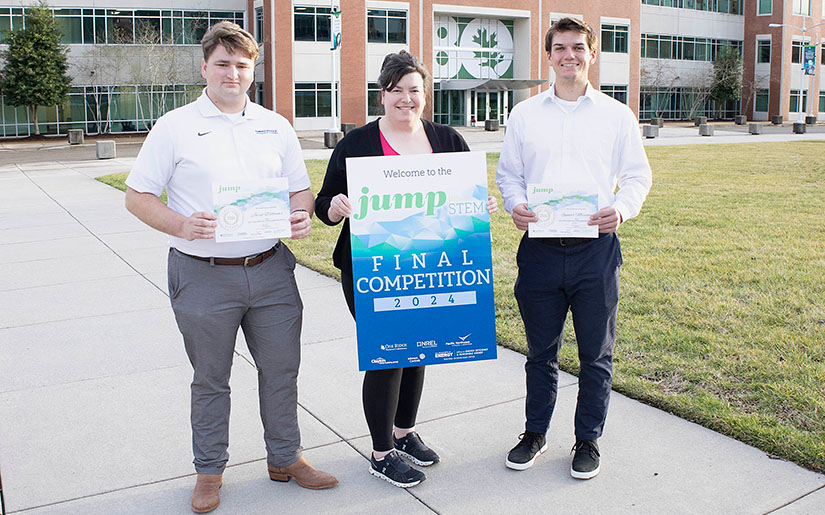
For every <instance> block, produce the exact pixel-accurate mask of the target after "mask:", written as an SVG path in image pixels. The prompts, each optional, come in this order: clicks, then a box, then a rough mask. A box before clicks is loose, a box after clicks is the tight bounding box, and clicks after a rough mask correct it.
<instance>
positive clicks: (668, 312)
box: [114, 142, 825, 472]
mask: <svg viewBox="0 0 825 515" xmlns="http://www.w3.org/2000/svg"><path fill="white" fill-rule="evenodd" d="M647 152H648V156H649V158H650V162H651V166H652V168H653V178H654V184H653V189H652V190H651V192H650V195H649V196H648V199H647V202H646V203H645V206H644V208H643V210H642V213H641V215H640V216H639V217H638V218H636V219H634V220H631V221H630V222H628V223H627V224H626V225H625V226H623V227H621V229H620V231H619V234H620V235H621V242H622V252H623V255H624V265H623V267H622V268H623V270H622V279H621V281H622V285H621V289H622V290H621V291H622V293H621V300H620V304H619V321H618V339H617V342H616V349H615V378H614V387H615V389H616V390H618V391H620V392H622V393H625V394H627V395H629V396H630V397H633V398H636V399H640V400H642V401H644V402H646V403H648V404H651V405H653V406H657V407H659V408H662V409H665V410H667V411H670V412H672V413H674V414H676V415H679V416H680V417H683V418H686V419H689V420H693V421H695V422H698V423H700V424H702V425H704V426H706V427H709V428H712V429H715V430H717V431H720V432H722V433H725V434H727V435H730V436H732V437H734V438H737V439H739V440H741V441H744V442H747V443H750V444H753V445H755V446H757V447H759V448H761V449H763V450H765V451H766V452H768V453H770V454H772V455H776V456H780V457H782V458H786V459H789V460H793V461H795V462H796V463H799V464H801V465H803V466H805V467H808V468H810V469H813V470H817V471H820V472H825V232H823V226H824V224H823V221H822V219H823V218H822V217H823V213H825V200H823V199H825V160H823V156H825V143H821V142H794V143H758V144H744V145H698V146H684V147H652V148H648V149H647ZM497 160H498V155H495V154H491V155H489V156H488V160H487V163H488V174H489V177H490V185H491V186H493V187H491V191H493V192H494V194H496V195H498V190H497V189H496V188H495V187H494V175H495V165H496V162H497ZM307 166H308V169H309V173H310V177H311V178H312V184H313V185H314V186H313V187H314V189H316V190H317V189H318V188H319V187H320V185H321V182H322V180H323V174H324V171H325V168H326V162H323V161H308V162H307ZM119 180H120V184H121V189H122V181H123V178H120V179H119ZM114 185H115V186H116V187H118V186H117V185H116V184H114ZM499 204H500V205H503V204H502V201H501V197H500V196H499ZM492 218H493V223H492V231H493V239H494V242H493V266H494V275H495V293H496V325H497V332H498V341H499V343H500V344H501V345H504V346H505V347H509V348H511V349H515V350H518V351H520V352H525V350H526V346H525V343H524V332H523V327H522V325H521V319H520V317H519V314H518V309H517V307H516V303H515V300H514V298H513V293H512V292H513V290H512V288H513V283H514V281H515V276H516V272H517V269H516V266H515V252H516V246H517V242H518V240H519V238H520V237H521V234H520V232H519V231H517V230H516V229H515V227H514V226H513V224H512V222H511V221H510V217H509V216H508V215H507V214H506V212H504V211H503V210H502V211H501V212H500V213H497V214H496V215H494V216H493V217H492ZM338 230H339V228H338V227H327V226H325V225H324V224H322V223H321V222H320V221H318V220H316V221H315V222H314V225H313V232H312V235H311V236H310V237H309V238H307V239H306V240H302V241H291V242H289V244H290V247H291V248H292V249H293V250H294V252H295V254H296V256H297V257H298V260H299V261H300V262H301V263H302V264H304V265H306V266H308V267H310V268H312V269H315V270H318V271H319V272H321V273H324V274H327V275H330V276H332V277H338V271H337V270H336V269H334V268H333V267H332V263H331V253H332V248H333V246H334V244H335V240H336V238H337V236H338ZM570 325H571V324H568V326H570ZM561 366H562V368H563V369H564V370H566V371H568V372H572V373H576V372H577V359H576V349H575V339H574V338H573V334H572V327H570V328H569V331H568V337H567V338H566V343H565V345H564V347H563V349H562V353H561ZM609 424H610V419H609V417H608V431H609ZM643 443H644V442H640V445H642V444H643Z"/></svg>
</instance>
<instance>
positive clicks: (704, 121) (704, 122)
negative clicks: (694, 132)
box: [693, 116, 708, 127]
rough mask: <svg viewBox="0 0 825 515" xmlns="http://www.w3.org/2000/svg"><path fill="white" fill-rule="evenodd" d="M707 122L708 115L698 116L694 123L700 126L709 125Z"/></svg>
mask: <svg viewBox="0 0 825 515" xmlns="http://www.w3.org/2000/svg"><path fill="white" fill-rule="evenodd" d="M707 123H708V117H707V116H697V117H696V118H695V119H694V120H693V124H694V125H695V126H696V127H699V126H701V125H707Z"/></svg>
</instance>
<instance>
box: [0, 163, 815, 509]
mask: <svg viewBox="0 0 825 515" xmlns="http://www.w3.org/2000/svg"><path fill="white" fill-rule="evenodd" d="M130 164H131V162H130V160H128V159H124V160H119V161H92V162H75V163H69V164H61V163H55V162H49V163H40V164H29V165H19V166H18V165H3V166H0V264H2V266H0V474H2V486H3V489H2V494H3V496H4V500H5V508H6V510H7V512H8V513H18V512H24V513H38V514H42V513H59V514H65V513H79V514H89V513H90V514H111V513H118V514H120V513H134V514H144V513H164V514H166V513H170V514H176V513H179V514H187V513H191V511H190V508H189V496H190V494H191V489H192V486H193V485H194V471H193V468H192V465H191V461H192V457H191V450H190V449H191V442H190V429H189V421H188V413H189V382H190V381H191V367H190V365H189V363H188V361H187V358H186V355H185V353H184V350H183V345H182V342H181V337H180V335H179V333H178V331H177V328H176V326H175V322H174V318H173V315H172V312H171V308H170V307H169V301H168V298H167V296H166V272H165V258H166V253H167V245H166V237H165V236H163V235H161V234H159V233H157V232H155V231H153V230H151V229H149V228H148V227H146V226H144V225H143V224H141V223H140V222H138V221H137V220H136V219H135V218H134V217H132V216H131V215H130V214H129V213H128V212H126V210H125V208H124V207H123V194H122V193H121V192H119V191H117V190H114V189H112V188H110V187H108V186H106V185H103V184H101V183H99V182H97V181H95V180H94V179H93V177H94V176H97V175H101V174H105V173H110V172H114V171H125V170H127V169H128V167H129V165H130ZM297 276H298V281H299V286H300V289H301V294H302V297H303V299H304V303H305V314H304V332H303V361H302V366H301V373H300V379H299V388H300V390H299V403H300V410H299V411H300V415H299V416H300V423H301V429H302V434H303V445H304V447H305V452H306V456H307V457H308V459H309V460H310V461H311V462H312V463H313V464H315V465H316V466H318V467H320V468H323V469H325V470H328V471H329V472H331V473H333V474H335V475H336V476H337V477H338V478H339V480H340V481H341V484H340V485H339V486H338V487H336V488H334V489H332V490H327V491H318V492H315V491H309V490H305V489H303V488H300V487H299V486H298V485H297V484H296V483H295V482H294V481H293V482H290V483H287V484H283V483H275V482H271V481H269V479H268V477H267V474H266V461H265V450H264V445H263V440H262V428H261V423H260V419H259V415H258V407H257V394H256V371H255V368H254V367H253V365H252V359H251V357H250V355H249V352H248V350H247V349H246V345H245V343H244V341H243V337H242V336H239V337H238V344H237V351H236V352H237V354H236V360H235V367H234V370H233V375H232V388H233V407H232V419H231V430H230V431H231V446H230V454H231V460H230V466H229V468H228V469H227V470H226V472H225V474H224V486H223V488H222V490H221V497H222V503H221V507H220V508H219V509H218V511H217V513H226V514H230V513H232V514H235V513H244V514H246V513H299V514H311V513H385V512H390V513H399V514H401V513H403V514H407V513H421V514H426V513H440V514H473V515H475V514H479V513H490V514H498V513H510V512H522V513H539V512H540V513H596V512H599V513H634V514H635V513H642V514H659V513H746V514H761V513H779V514H782V515H791V514H820V513H823V512H825V476H823V475H821V474H816V473H813V472H810V471H808V470H805V469H803V468H800V467H798V466H796V465H794V464H792V463H788V462H785V461H782V460H777V459H772V458H771V457H769V456H767V455H766V454H765V453H763V452H762V451H759V450H758V449H755V448H753V447H750V446H747V445H745V444H742V443H740V442H738V441H736V440H733V439H730V438H727V437H725V436H722V435H719V434H717V433H715V432H713V431H710V430H708V429H705V428H703V427H700V426H698V425H695V424H692V423H690V422H686V421H684V420H682V419H679V418H677V417H674V416H672V415H669V414H667V413H665V412H662V411H659V410H657V409H654V408H651V407H649V406H646V405H644V404H641V403H639V402H636V401H633V400H630V399H628V398H626V397H624V396H622V395H619V394H616V393H614V394H613V397H612V400H611V411H610V415H609V417H608V421H607V428H606V434H605V436H604V438H602V439H601V440H600V445H601V448H602V454H603V462H602V472H601V474H600V475H599V476H598V477H596V478H594V479H593V480H590V481H584V482H582V481H577V480H574V479H572V478H571V477H570V475H569V472H568V470H569V463H570V462H569V460H570V456H569V451H570V447H571V446H572V444H573V429H572V427H573V424H572V416H573V408H574V404H575V397H576V378H575V377H573V376H570V375H567V374H562V377H561V386H562V387H561V389H560V393H559V400H558V407H557V410H556V415H555V417H554V421H553V425H552V427H551V429H550V432H549V433H548V442H549V452H547V453H546V454H544V455H543V456H542V457H541V458H539V459H538V460H537V462H536V465H535V466H534V467H533V468H531V469H529V470H527V471H524V472H515V471H512V470H508V469H506V468H505V466H504V457H505V455H506V453H507V451H508V450H509V449H510V448H511V447H512V446H513V445H514V444H515V443H516V438H517V436H518V434H519V433H520V432H521V431H522V430H523V404H524V368H523V365H524V357H523V356H522V355H520V354H517V353H515V352H512V351H509V350H506V349H502V348H500V349H499V358H498V359H497V360H495V361H489V362H482V363H475V364H460V365H440V366H433V367H429V369H428V372H427V374H428V379H427V384H426V387H425V392H424V398H423V400H422V403H421V411H420V414H419V424H418V429H419V431H420V432H421V433H422V435H423V436H424V438H425V439H426V441H427V442H428V443H429V444H430V445H432V446H433V447H434V448H435V449H437V450H438V451H439V453H440V454H441V457H442V462H441V463H440V464H438V465H436V466H434V467H431V468H429V469H427V470H426V473H427V476H428V479H427V481H426V482H424V483H423V484H422V485H420V486H419V487H416V488H414V489H411V490H409V491H404V490H401V489H398V488H394V487H392V486H390V485H389V484H388V483H386V482H384V481H381V480H378V479H376V478H374V477H372V476H371V475H369V474H368V473H367V468H368V461H367V459H366V458H365V456H366V455H367V453H368V452H369V448H370V442H369V437H368V436H367V435H368V431H367V427H366V423H365V422H364V418H363V414H362V410H361V400H360V396H361V393H360V388H361V386H360V382H361V374H360V373H359V372H357V366H356V360H355V339H354V324H353V323H352V320H351V318H350V315H349V313H348V311H347V309H346V306H345V303H344V300H343V296H342V294H341V291H340V286H339V284H338V283H337V282H336V281H334V280H331V279H329V278H326V277H323V276H321V275H319V274H317V273H315V272H312V271H309V270H307V269H304V268H300V267H299V269H298V270H297Z"/></svg>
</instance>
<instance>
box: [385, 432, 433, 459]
mask: <svg viewBox="0 0 825 515" xmlns="http://www.w3.org/2000/svg"><path fill="white" fill-rule="evenodd" d="M392 444H393V446H395V450H396V451H398V454H400V455H401V456H403V457H404V458H407V459H408V460H410V461H411V462H413V463H415V464H416V465H419V466H421V467H429V466H430V465H432V464H434V463H438V454H436V453H435V451H434V450H432V449H430V448H429V447H427V444H425V443H424V442H422V441H421V437H420V436H418V433H416V432H415V431H413V432H412V433H408V434H407V435H406V436H405V437H404V438H400V439H398V438H396V437H395V435H392Z"/></svg>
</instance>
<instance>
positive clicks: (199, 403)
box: [168, 244, 303, 474]
mask: <svg viewBox="0 0 825 515" xmlns="http://www.w3.org/2000/svg"><path fill="white" fill-rule="evenodd" d="M294 269H295V257H294V256H293V255H292V253H291V252H290V251H289V249H288V248H287V247H286V245H283V244H281V245H279V246H278V249H277V251H276V252H275V255H274V256H271V257H269V258H268V259H266V260H265V261H264V262H262V263H259V264H257V265H255V266H251V267H244V266H241V265H214V264H211V263H210V262H208V261H200V260H198V259H195V258H192V257H190V256H187V255H186V254H183V253H181V252H178V251H177V250H175V249H170V250H169V262H168V275H169V297H170V299H171V302H172V310H173V311H174V313H175V319H176V320H177V324H178V328H179V329H180V332H181V333H182V334H183V341H184V345H185V347H186V353H187V355H188V356H189V361H190V362H191V363H192V367H193V368H194V377H193V379H192V386H191V389H192V407H191V421H192V450H193V453H194V456H195V459H194V464H195V470H196V471H197V472H198V473H199V474H220V473H222V472H223V469H224V467H225V466H226V462H227V461H228V459H229V453H228V452H227V447H228V446H229V404H230V402H229V375H230V372H231V369H232V359H233V352H234V349H235V338H236V335H237V334H238V327H240V328H241V329H243V334H244V337H245V338H246V342H247V346H248V347H249V352H250V353H251V354H252V357H253V359H254V360H255V365H256V367H257V369H258V396H259V401H260V409H261V420H262V422H263V426H264V441H265V443H266V450H267V464H268V465H269V466H272V467H285V466H288V465H291V464H292V463H294V462H295V461H297V460H298V458H300V457H301V435H300V432H299V430H298V407H297V402H298V388H297V380H298V366H299V364H300V361H301V342H300V337H301V320H302V318H301V317H302V311H303V304H302V303H301V297H300V295H299V294H298V287H297V285H296V284H295V276H294V274H293V271H294Z"/></svg>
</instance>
